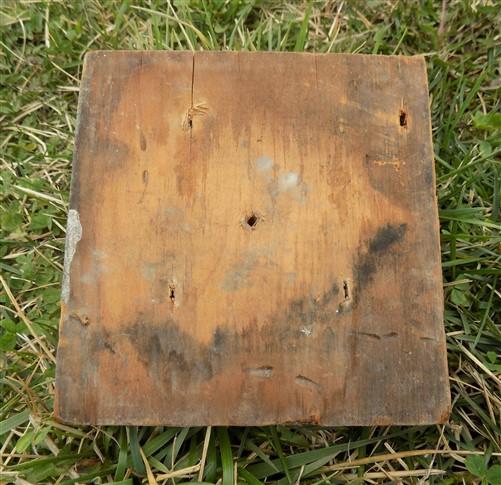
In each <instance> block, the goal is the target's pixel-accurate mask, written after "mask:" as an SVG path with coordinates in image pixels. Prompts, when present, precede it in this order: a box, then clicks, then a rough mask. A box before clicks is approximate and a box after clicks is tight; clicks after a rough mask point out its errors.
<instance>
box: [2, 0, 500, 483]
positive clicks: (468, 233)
mask: <svg viewBox="0 0 501 485" xmlns="http://www.w3.org/2000/svg"><path fill="white" fill-rule="evenodd" d="M495 4H496V2H495V1H489V0H485V1H481V0H471V1H467V0H464V1H462V0H449V1H447V0H444V1H442V2H440V1H431V0H429V1H425V0H423V1H410V0H409V1H402V2H396V1H395V2H390V1H375V0H371V1H368V2H362V1H359V2H358V1H341V0H325V1H310V2H306V1H300V2H295V1H288V2H280V1H278V0H268V1H265V0H246V1H231V0H207V1H205V2H204V1H202V0H194V1H188V0H184V1H181V0H172V1H171V2H170V3H168V2H165V1H160V0H158V1H157V0H145V1H138V2H133V1H129V0H125V1H123V2H119V1H104V0H102V1H100V0H61V1H53V2H49V1H36V0H31V1H28V0H26V1H18V2H16V1H9V0H3V1H1V2H0V88H1V91H0V163H1V165H0V167H1V172H0V276H1V278H0V397H1V399H0V483H16V484H26V483H58V484H59V483H60V484H70V483H122V484H133V483H149V484H154V483H159V484H160V483H167V482H170V483H174V482H178V483H181V482H206V483H216V482H219V483H222V484H223V485H229V484H231V483H235V480H237V481H238V482H241V483H249V484H259V483H264V482H268V483H269V482H279V483H284V484H286V483H297V482H304V483H430V484H433V483H435V484H438V483H440V484H452V483H465V484H471V483H489V484H491V485H494V484H501V351H500V349H501V317H500V309H501V285H500V284H499V281H501V213H500V180H501V163H500V157H499V155H500V152H501V149H500V140H501V114H500V104H501V103H500V97H499V91H500V89H501V76H500V75H501V72H500V57H501V56H500V54H501V47H500V45H501V42H500V40H501V35H500V29H499V27H500V25H501V9H500V7H499V4H498V5H497V6H496V5H495ZM94 49H168V50H173V49H176V50H200V49H203V50H210V49H216V50H220V49H225V50H276V51H303V50H305V51H309V52H322V53H325V52H332V53H335V52H354V53H366V54H402V55H413V54H424V55H425V56H426V60H427V65H428V76H429V83H430V102H431V107H432V117H433V120H432V123H433V137H434V151H435V160H436V172H437V192H438V196H439V204H440V221H441V241H442V262H443V282H444V292H445V298H446V308H445V328H446V332H447V346H448V362H449V370H450V385H451V392H452V402H453V408H452V413H451V416H450V420H449V422H448V423H447V424H445V425H441V426H421V427H375V428H325V429H322V428H315V427H307V426H296V427H282V426H278V427H264V428H250V427H249V428H212V429H211V428H166V427H139V428H137V427H82V428H76V427H70V426H66V425H63V424H60V423H57V422H55V421H54V419H53V418H52V409H53V394H54V368H55V348H56V344H57V328H58V318H59V311H60V308H59V299H60V283H61V275H62V259H63V250H64V236H65V224H66V212H67V206H68V195H69V193H68V191H69V182H70V175H71V159H72V151H73V140H74V131H75V116H76V107H77V98H78V91H79V78H80V75H81V68H82V60H83V56H84V54H85V53H86V52H87V51H89V50H94ZM416 399H426V396H416ZM201 405H204V403H201Z"/></svg>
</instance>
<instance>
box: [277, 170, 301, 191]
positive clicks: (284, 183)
mask: <svg viewBox="0 0 501 485" xmlns="http://www.w3.org/2000/svg"><path fill="white" fill-rule="evenodd" d="M298 184H299V175H298V174H297V173H296V172H287V173H285V174H283V175H280V177H279V178H278V190H279V191H280V192H286V191H287V190H290V189H293V188H295V187H297V186H298Z"/></svg>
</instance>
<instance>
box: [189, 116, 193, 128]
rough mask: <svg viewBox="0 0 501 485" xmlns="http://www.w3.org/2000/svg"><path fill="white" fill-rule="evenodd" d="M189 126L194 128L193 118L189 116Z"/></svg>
mask: <svg viewBox="0 0 501 485" xmlns="http://www.w3.org/2000/svg"><path fill="white" fill-rule="evenodd" d="M188 126H189V127H190V128H193V120H192V119H191V118H188Z"/></svg>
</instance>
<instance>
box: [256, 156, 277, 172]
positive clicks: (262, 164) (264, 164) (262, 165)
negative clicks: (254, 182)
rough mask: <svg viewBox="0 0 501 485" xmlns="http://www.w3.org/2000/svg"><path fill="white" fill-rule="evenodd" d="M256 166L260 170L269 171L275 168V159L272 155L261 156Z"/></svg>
mask: <svg viewBox="0 0 501 485" xmlns="http://www.w3.org/2000/svg"><path fill="white" fill-rule="evenodd" d="M256 168H257V169H258V170H259V171H260V172H269V171H270V170H271V169H272V168H273V160H272V159H271V158H270V157H259V158H258V159H257V160H256Z"/></svg>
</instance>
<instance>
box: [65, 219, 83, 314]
mask: <svg viewBox="0 0 501 485" xmlns="http://www.w3.org/2000/svg"><path fill="white" fill-rule="evenodd" d="M80 239H82V225H81V224H80V216H79V214H78V211H76V210H75V209H70V210H69V211H68V223H67V226H66V244H65V250H64V270H63V285H62V289H61V298H62V300H63V302H64V303H65V304H67V303H68V301H69V299H70V289H71V288H70V274H71V263H72V261H73V257H74V256H75V252H76V250H77V244H78V242H79V241H80Z"/></svg>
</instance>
